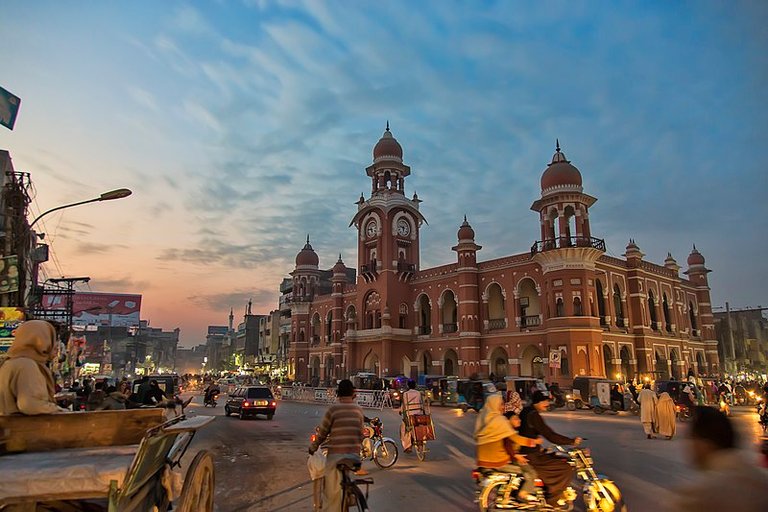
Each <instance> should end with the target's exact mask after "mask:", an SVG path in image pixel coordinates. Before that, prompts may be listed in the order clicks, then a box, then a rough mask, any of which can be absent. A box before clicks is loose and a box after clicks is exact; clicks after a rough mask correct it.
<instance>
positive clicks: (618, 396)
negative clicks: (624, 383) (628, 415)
mask: <svg viewBox="0 0 768 512" xmlns="http://www.w3.org/2000/svg"><path fill="white" fill-rule="evenodd" d="M611 409H613V410H616V411H623V410H624V393H622V392H621V389H620V388H619V385H618V384H614V385H613V387H611Z"/></svg>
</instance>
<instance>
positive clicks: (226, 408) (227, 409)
mask: <svg viewBox="0 0 768 512" xmlns="http://www.w3.org/2000/svg"><path fill="white" fill-rule="evenodd" d="M230 414H232V413H231V411H230V410H229V407H227V406H226V405H225V406H224V416H229V415H230Z"/></svg>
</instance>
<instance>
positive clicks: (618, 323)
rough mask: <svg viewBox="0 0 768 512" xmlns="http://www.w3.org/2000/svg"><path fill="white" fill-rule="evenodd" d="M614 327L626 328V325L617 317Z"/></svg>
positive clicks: (622, 319)
mask: <svg viewBox="0 0 768 512" xmlns="http://www.w3.org/2000/svg"><path fill="white" fill-rule="evenodd" d="M616 327H626V325H624V318H623V317H617V318H616Z"/></svg>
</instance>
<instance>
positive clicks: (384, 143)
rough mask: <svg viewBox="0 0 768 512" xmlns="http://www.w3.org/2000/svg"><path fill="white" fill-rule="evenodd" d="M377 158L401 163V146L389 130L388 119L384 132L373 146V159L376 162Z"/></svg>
mask: <svg viewBox="0 0 768 512" xmlns="http://www.w3.org/2000/svg"><path fill="white" fill-rule="evenodd" d="M377 160H395V161H397V162H401V163H402V161H403V148H402V146H400V143H399V142H397V139H396V138H395V137H394V136H393V135H392V132H391V131H389V121H387V129H386V130H385V131H384V134H383V135H382V136H381V138H380V139H379V142H377V143H376V145H375V146H374V147H373V161H374V162H376V161H377Z"/></svg>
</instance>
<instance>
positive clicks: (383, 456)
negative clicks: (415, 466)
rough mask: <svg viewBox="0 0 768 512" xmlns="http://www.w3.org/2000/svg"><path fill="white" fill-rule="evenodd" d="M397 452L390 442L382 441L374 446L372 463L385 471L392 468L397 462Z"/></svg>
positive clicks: (395, 446)
mask: <svg viewBox="0 0 768 512" xmlns="http://www.w3.org/2000/svg"><path fill="white" fill-rule="evenodd" d="M398 456H399V452H398V450H397V445H396V444H395V443H393V442H392V441H384V442H383V443H381V444H379V445H378V446H376V449H375V450H374V452H373V462H375V463H376V465H377V466H379V467H380V468H381V469H387V468H390V467H392V466H393V465H394V464H395V462H397V457H398Z"/></svg>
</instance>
